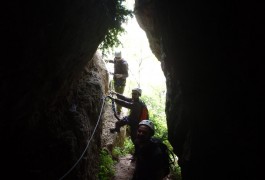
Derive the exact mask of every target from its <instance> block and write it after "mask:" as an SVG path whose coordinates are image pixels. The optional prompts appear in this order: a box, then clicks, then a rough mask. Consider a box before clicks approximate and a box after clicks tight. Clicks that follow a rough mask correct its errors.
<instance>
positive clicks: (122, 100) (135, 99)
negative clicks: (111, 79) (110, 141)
mask: <svg viewBox="0 0 265 180" xmlns="http://www.w3.org/2000/svg"><path fill="white" fill-rule="evenodd" d="M111 94H113V95H116V96H117V98H113V97H111V96H109V97H110V98H111V99H112V100H114V102H115V103H116V104H119V105H121V106H122V107H125V108H128V109H130V114H129V115H128V116H125V117H124V118H123V119H121V120H120V121H117V122H116V123H115V128H112V129H110V132H111V133H114V132H120V127H122V126H125V125H129V127H130V136H131V140H132V142H133V144H134V142H135V138H136V134H137V126H138V123H139V122H140V121H141V120H143V119H148V118H149V115H148V110H147V107H146V105H145V103H144V102H143V101H142V100H141V99H140V96H141V94H142V90H141V89H140V88H135V89H133V90H132V97H131V98H128V97H125V96H123V95H121V94H119V93H117V92H111Z"/></svg>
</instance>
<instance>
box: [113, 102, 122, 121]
mask: <svg viewBox="0 0 265 180" xmlns="http://www.w3.org/2000/svg"><path fill="white" fill-rule="evenodd" d="M111 105H112V111H113V114H114V116H115V118H116V119H117V120H118V121H120V120H121V119H120V118H119V117H118V115H117V112H116V109H115V104H114V100H113V99H111Z"/></svg>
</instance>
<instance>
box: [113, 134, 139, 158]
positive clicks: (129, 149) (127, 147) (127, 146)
mask: <svg viewBox="0 0 265 180" xmlns="http://www.w3.org/2000/svg"><path fill="white" fill-rule="evenodd" d="M133 152H134V145H133V143H132V141H131V139H130V137H126V138H125V141H124V146H123V147H118V146H116V147H114V149H113V152H112V153H113V154H114V156H116V157H118V156H125V155H126V154H133Z"/></svg>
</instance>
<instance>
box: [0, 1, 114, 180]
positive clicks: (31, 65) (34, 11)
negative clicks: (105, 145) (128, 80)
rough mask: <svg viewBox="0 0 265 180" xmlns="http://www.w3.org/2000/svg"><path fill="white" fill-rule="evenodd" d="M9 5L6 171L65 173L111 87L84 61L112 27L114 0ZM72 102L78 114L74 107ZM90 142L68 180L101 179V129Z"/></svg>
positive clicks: (4, 66)
mask: <svg viewBox="0 0 265 180" xmlns="http://www.w3.org/2000/svg"><path fill="white" fill-rule="evenodd" d="M2 7H3V10H2V11H1V42H2V45H3V46H2V49H1V50H2V51H1V52H2V53H1V55H2V58H1V64H0V68H1V71H0V79H1V85H0V87H1V88H0V94H1V100H0V107H1V108H0V109H1V116H2V118H1V122H0V128H1V129H0V132H1V134H0V138H1V139H0V140H1V144H2V148H1V154H2V156H3V157H2V159H1V162H2V164H3V167H2V168H1V174H0V177H2V178H1V179H3V178H8V179H18V178H19V179H58V178H60V177H61V176H63V174H64V173H66V172H67V171H68V170H69V169H70V168H71V166H72V165H73V164H74V163H75V162H76V161H77V159H78V158H79V157H80V155H81V153H82V151H83V150H84V148H85V146H86V144H87V140H88V138H89V137H90V136H91V133H92V132H91V131H92V130H93V128H94V126H95V121H96V120H97V117H98V115H99V109H100V105H101V101H100V97H101V96H102V94H103V93H104V90H103V89H102V87H101V86H100V83H101V82H97V81H95V79H97V80H98V81H99V79H100V78H99V77H93V76H95V75H94V74H91V73H93V71H95V70H94V69H95V68H94V67H93V68H94V69H92V70H89V72H86V71H85V70H84V67H85V66H86V65H87V64H88V62H89V61H91V59H92V57H93V55H94V53H95V51H96V49H97V47H98V45H99V44H100V42H101V41H102V40H103V38H104V36H105V34H106V32H107V30H108V28H109V27H110V25H111V22H112V19H113V16H112V15H113V14H111V13H112V11H111V9H113V8H114V1H109V0H106V1H94V0H88V1H69V0H66V1H60V0H59V1H27V2H22V1H12V2H11V1H10V2H9V1H5V2H3V3H2ZM107 8H109V9H107ZM99 22H100V23H99ZM91 78H92V80H91ZM93 79H94V82H90V81H93ZM82 81H83V82H82ZM80 83H81V84H80ZM76 101H78V102H76ZM73 104H76V105H77V111H78V113H75V112H73V113H71V111H70V110H69V108H71V107H72V105H73ZM80 111H81V112H80ZM91 144H93V145H91V147H90V149H89V150H88V152H86V153H85V155H84V157H85V160H86V161H84V160H82V161H81V162H80V163H79V164H78V165H77V167H76V168H75V169H74V170H73V171H72V172H71V173H70V174H69V176H67V177H66V179H67V178H68V179H88V178H89V179H93V178H96V174H97V173H96V172H97V168H98V166H96V165H97V163H98V159H97V158H98V152H99V148H100V144H101V143H100V127H99V131H98V132H97V133H96V134H95V139H93V140H92V142H91ZM88 154H94V156H92V157H91V156H89V155H88ZM93 158H94V159H93Z"/></svg>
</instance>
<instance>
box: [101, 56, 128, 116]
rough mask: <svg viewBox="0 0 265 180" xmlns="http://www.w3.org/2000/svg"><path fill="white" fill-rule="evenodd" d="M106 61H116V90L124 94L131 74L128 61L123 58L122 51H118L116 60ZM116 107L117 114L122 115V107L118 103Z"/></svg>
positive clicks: (114, 75) (114, 74)
mask: <svg viewBox="0 0 265 180" xmlns="http://www.w3.org/2000/svg"><path fill="white" fill-rule="evenodd" d="M106 62H110V63H114V73H113V81H114V90H115V91H116V92H117V93H119V94H123V92H124V89H125V86H126V78H127V77H128V76H129V74H128V63H127V61H125V60H124V58H122V53H121V51H116V52H115V58H114V60H108V61H106ZM116 109H117V114H118V115H120V113H121V109H122V107H121V106H120V105H117V107H116Z"/></svg>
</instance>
